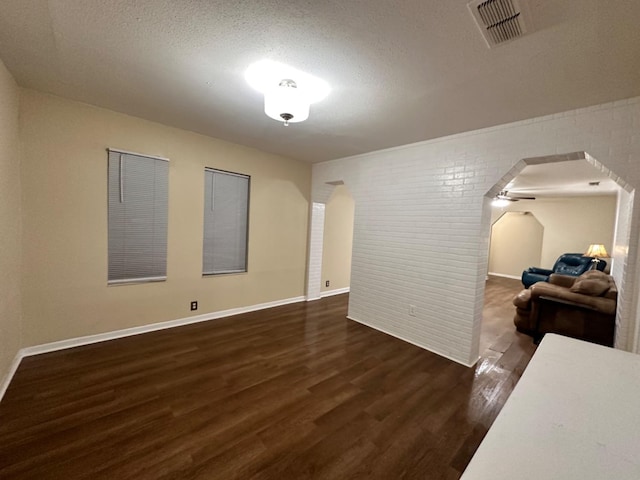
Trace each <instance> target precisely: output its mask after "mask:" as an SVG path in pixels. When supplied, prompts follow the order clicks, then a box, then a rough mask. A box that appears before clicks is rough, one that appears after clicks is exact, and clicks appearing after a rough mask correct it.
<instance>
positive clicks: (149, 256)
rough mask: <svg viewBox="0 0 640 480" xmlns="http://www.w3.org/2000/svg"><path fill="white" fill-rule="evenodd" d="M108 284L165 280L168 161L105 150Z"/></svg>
mask: <svg viewBox="0 0 640 480" xmlns="http://www.w3.org/2000/svg"><path fill="white" fill-rule="evenodd" d="M108 191H109V215H108V217H109V220H108V221H109V227H108V230H109V275H108V283H109V284H117V283H129V282H153V281H162V280H165V279H166V278H167V219H168V203H169V161H168V160H167V159H163V158H157V157H148V156H144V155H139V154H134V153H129V152H124V151H118V150H111V149H110V150H109V185H108Z"/></svg>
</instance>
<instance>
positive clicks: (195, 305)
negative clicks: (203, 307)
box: [191, 300, 198, 311]
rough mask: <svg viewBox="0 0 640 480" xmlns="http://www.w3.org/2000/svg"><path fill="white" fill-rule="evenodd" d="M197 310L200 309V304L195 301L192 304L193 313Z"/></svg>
mask: <svg viewBox="0 0 640 480" xmlns="http://www.w3.org/2000/svg"><path fill="white" fill-rule="evenodd" d="M197 309H198V302H197V301H196V300H194V301H193V302H191V311H193V310H197Z"/></svg>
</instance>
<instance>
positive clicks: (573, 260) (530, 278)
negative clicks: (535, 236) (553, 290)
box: [522, 253, 607, 288]
mask: <svg viewBox="0 0 640 480" xmlns="http://www.w3.org/2000/svg"><path fill="white" fill-rule="evenodd" d="M592 262H593V257H585V256H583V255H582V254H581V253H564V254H562V255H560V257H559V258H558V260H556V263H555V264H554V265H553V268H552V269H551V270H547V269H546V268H538V267H529V268H528V269H526V270H525V271H524V272H522V284H523V285H524V288H529V287H530V286H531V285H533V284H534V283H536V282H548V281H549V275H551V274H552V273H560V274H562V275H571V276H573V277H578V276H580V275H582V274H583V273H584V272H586V271H587V270H589V269H590V268H591V266H592ZM606 266H607V262H605V261H604V260H600V261H599V262H598V263H597V264H596V267H597V269H598V270H600V271H603V270H604V267H606Z"/></svg>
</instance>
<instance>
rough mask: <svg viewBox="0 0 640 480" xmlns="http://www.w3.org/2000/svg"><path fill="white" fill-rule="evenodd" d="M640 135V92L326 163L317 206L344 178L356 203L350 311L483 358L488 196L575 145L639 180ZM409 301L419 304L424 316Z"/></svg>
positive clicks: (627, 281) (633, 245)
mask: <svg viewBox="0 0 640 480" xmlns="http://www.w3.org/2000/svg"><path fill="white" fill-rule="evenodd" d="M639 132H640V98H634V99H629V100H624V101H619V102H615V103H610V104H606V105H598V106H595V107H589V108H586V109H580V110H576V111H571V112H566V113H561V114H556V115H549V116H546V117H542V118H536V119H531V120H526V121H522V122H517V123H512V124H508V125H502V126H498V127H492V128H488V129H483V130H478V131H473V132H467V133H463V134H459V135H453V136H450V137H445V138H440V139H436V140H431V141H427V142H422V143H417V144H412V145H407V146H403V147H398V148H393V149H388V150H383V151H378V152H373V153H369V154H365V155H359V156H355V157H350V158H345V159H339V160H333V161H330V162H324V163H320V164H315V165H314V166H313V187H312V188H313V190H312V197H313V201H314V202H319V203H324V202H326V201H327V199H328V196H329V194H330V192H331V188H328V187H329V186H327V185H326V182H330V181H337V180H343V181H344V182H345V184H346V185H347V187H348V188H349V190H350V191H351V192H352V194H353V197H354V199H355V205H356V211H355V222H354V242H353V267H352V276H351V294H350V303H349V316H350V317H351V318H353V319H356V320H358V321H362V322H364V323H367V324H369V325H371V326H373V327H375V328H378V329H380V330H383V331H386V332H388V333H390V334H392V335H395V336H397V337H399V338H403V339H405V340H407V341H410V342H412V343H415V344H418V345H420V346H422V347H424V348H427V349H429V350H432V351H435V352H437V353H440V354H442V355H444V356H447V357H450V358H452V359H454V360H456V361H458V362H461V363H464V364H471V363H473V362H474V361H475V360H476V358H477V355H478V352H477V345H478V335H479V328H480V320H481V315H482V297H483V293H484V279H485V273H486V268H487V255H488V251H487V250H488V249H487V245H488V238H489V222H488V219H487V215H488V201H487V199H486V197H485V194H487V192H488V191H489V190H490V189H492V188H493V187H494V185H495V184H496V183H499V185H498V187H496V188H494V189H493V190H496V189H499V188H500V187H502V186H503V185H504V184H505V183H506V182H507V181H508V180H509V179H510V178H512V177H513V176H514V174H515V173H517V171H518V170H519V169H521V168H522V167H523V166H524V165H525V163H524V162H523V161H522V160H523V159H527V158H532V157H542V156H548V155H555V154H558V155H562V154H568V153H572V152H587V153H588V154H589V155H591V157H593V158H595V159H596V160H597V161H598V162H601V163H602V164H604V165H605V166H606V167H608V168H609V169H611V170H612V171H613V172H614V173H615V174H617V175H619V176H620V177H621V178H623V179H624V180H625V181H626V182H628V184H629V185H630V186H631V187H632V188H635V187H636V186H637V185H638V184H640V133H639ZM513 167H517V168H516V169H515V171H512V168H513ZM634 205H635V207H634V209H633V214H632V216H631V219H630V222H629V224H630V229H631V237H630V238H631V241H630V245H627V246H626V249H627V250H628V252H629V257H628V259H627V265H626V269H625V272H624V273H623V275H622V276H621V277H620V282H618V287H619V289H620V295H621V298H623V299H625V300H624V301H626V302H628V304H629V305H631V304H632V303H633V302H632V301H631V300H626V299H627V298H628V297H632V298H633V297H635V295H636V291H637V288H636V287H635V286H634V285H633V283H635V280H634V279H635V263H636V258H635V257H636V254H637V250H638V248H637V246H638V225H639V224H640V223H639V217H640V213H639V212H638V211H639V210H640V208H638V201H637V200H636V201H635V204H634ZM585 217H586V215H585ZM483 219H484V221H483ZM585 219H586V218H585ZM619 247H621V248H624V247H625V246H624V245H619ZM632 257H633V258H632ZM627 289H628V292H629V293H628V294H627ZM409 304H413V305H416V306H417V314H416V316H415V317H414V316H410V315H409V309H408V305H409ZM628 310H629V309H627V310H624V311H623V312H622V318H620V328H619V334H618V338H619V341H620V346H621V347H622V348H628V346H629V344H630V342H629V335H628V332H629V328H630V321H629V319H630V318H632V317H633V318H635V313H634V314H633V315H632V314H631V313H630V312H629V311H628Z"/></svg>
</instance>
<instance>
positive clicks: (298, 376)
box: [0, 279, 535, 480]
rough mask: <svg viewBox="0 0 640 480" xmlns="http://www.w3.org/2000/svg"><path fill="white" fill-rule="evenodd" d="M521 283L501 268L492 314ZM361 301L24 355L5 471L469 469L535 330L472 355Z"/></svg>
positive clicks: (3, 417)
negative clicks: (356, 310)
mask: <svg viewBox="0 0 640 480" xmlns="http://www.w3.org/2000/svg"><path fill="white" fill-rule="evenodd" d="M518 290H519V286H518V284H517V282H515V283H512V284H511V285H508V282H507V283H504V282H502V279H500V280H499V281H495V280H489V281H488V283H487V293H486V299H487V301H486V303H487V308H486V309H485V312H486V313H487V315H493V316H494V317H495V316H499V315H497V312H502V313H501V314H502V316H503V317H504V316H505V315H507V313H506V312H507V311H509V312H511V313H512V308H513V307H512V306H511V305H510V303H508V302H509V301H510V298H511V296H513V294H515V293H516V292H517V291H518ZM508 295H510V297H509V298H508V299H507V300H508V302H507V303H508V305H502V306H501V302H502V299H503V298H504V297H505V296H508ZM498 297H500V299H498ZM347 300H348V297H347V295H340V296H335V297H329V298H326V299H323V300H319V301H316V302H310V303H304V302H303V303H298V304H294V305H288V306H283V307H277V308H273V309H269V310H263V311H260V312H254V313H249V314H245V315H239V316H235V317H230V318H226V319H220V320H214V321H211V322H206V323H200V324H194V325H189V326H185V327H180V328H176V329H170V330H164V331H159V332H154V333H149V334H145V335H139V336H135V337H129V338H124V339H119V340H114V341H111V342H104V343H100V344H95V345H89V346H85V347H79V348H75V349H71V350H65V351H60V352H54V353H49V354H45V355H40V356H36V357H28V358H25V359H24V360H23V361H22V364H21V365H20V368H19V369H18V372H17V374H16V375H15V377H14V380H13V382H12V383H11V385H10V387H9V389H8V391H7V393H6V395H5V398H4V399H3V401H2V403H1V404H0V478H3V479H4V478H6V479H26V478H29V479H35V478H37V479H85V478H91V479H103V478H104V479H279V480H280V479H285V480H286V479H296V480H297V479H307V478H313V479H358V478H362V479H365V478H366V479H456V478H459V477H460V475H461V472H462V471H463V470H464V468H465V467H466V465H467V464H468V462H469V460H470V458H471V456H472V455H473V453H474V452H475V450H476V449H477V447H478V445H479V443H480V441H481V440H482V438H483V437H484V435H485V433H486V431H487V429H488V428H489V426H490V425H491V423H492V422H493V420H494V419H495V416H496V415H497V413H498V412H499V410H500V409H501V407H502V405H503V404H504V402H505V400H506V399H507V397H508V396H509V394H510V392H511V390H512V389H513V387H514V385H515V384H516V382H517V381H518V379H519V377H520V375H521V374H522V371H523V369H524V367H525V366H526V364H527V363H528V361H529V359H530V357H531V355H532V353H533V351H534V348H535V347H534V345H533V343H532V342H531V339H529V338H528V337H526V336H521V335H519V334H516V333H515V329H513V326H512V324H511V327H508V326H507V327H504V332H502V333H500V334H499V335H497V336H496V332H495V331H494V330H491V331H490V332H489V333H488V334H485V339H486V338H487V336H486V335H489V336H491V335H493V336H496V339H497V340H499V342H496V345H497V346H496V348H495V349H492V348H491V346H490V347H489V348H487V349H486V350H485V351H484V353H483V354H482V358H481V360H480V361H479V362H478V364H477V366H476V367H475V368H466V367H464V366H462V365H458V364H456V363H453V362H451V361H448V360H446V359H444V358H441V357H439V356H437V355H435V354H432V353H430V352H427V351H424V350H422V349H420V348H418V347H415V346H413V345H410V344H407V343H405V342H403V341H401V340H397V339H395V338H393V337H390V336H388V335H385V334H383V333H380V332H378V331H376V330H373V329H370V328H367V327H365V326H363V325H360V324H358V323H355V322H352V321H349V320H347V319H346V318H345V315H346V310H347ZM502 303H504V302H502ZM487 320H491V319H487ZM503 323H504V322H503Z"/></svg>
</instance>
